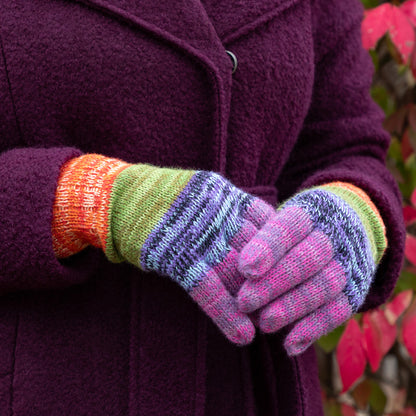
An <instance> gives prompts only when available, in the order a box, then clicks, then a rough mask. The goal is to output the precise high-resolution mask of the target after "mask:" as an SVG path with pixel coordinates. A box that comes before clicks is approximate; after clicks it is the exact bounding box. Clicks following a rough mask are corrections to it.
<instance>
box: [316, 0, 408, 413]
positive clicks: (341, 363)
mask: <svg viewBox="0 0 416 416" xmlns="http://www.w3.org/2000/svg"><path fill="white" fill-rule="evenodd" d="M361 1H362V3H363V5H364V8H365V12H364V17H363V21H362V27H361V33H362V44H363V46H364V48H365V49H366V50H367V51H368V53H369V54H370V55H371V57H372V59H373V63H374V77H373V84H372V87H371V94H372V97H373V99H374V100H375V101H376V102H377V103H378V105H379V106H380V107H381V108H382V109H383V110H384V112H385V115H386V118H385V122H384V128H385V129H386V130H387V131H389V132H390V134H391V137H392V141H391V146H390V149H389V153H388V159H387V164H388V167H389V169H390V171H391V172H392V174H393V175H394V177H395V178H396V180H397V182H398V184H399V187H400V190H401V192H402V195H403V216H404V219H405V222H406V225H407V239H406V253H405V256H406V259H405V264H404V267H403V270H402V273H401V276H400V278H399V281H398V284H397V286H396V288H395V291H394V294H393V295H392V297H391V298H390V300H389V301H388V302H387V303H386V304H384V305H382V306H380V307H379V308H378V309H376V310H372V311H368V312H365V313H362V314H357V315H355V316H354V318H353V319H351V320H350V321H348V322H347V323H346V324H345V325H343V326H341V327H339V328H337V329H336V330H335V331H333V332H332V333H330V334H329V335H327V336H325V337H322V338H321V339H320V340H319V341H318V342H317V343H316V344H315V348H316V350H317V354H318V359H319V371H320V380H321V387H322V397H323V401H324V406H325V414H326V415H329V416H354V415H360V416H361V415H371V416H373V415H374V416H378V415H391V416H416V365H415V364H416V153H415V152H416V81H415V79H416V32H415V30H416V0H406V1H399V0H397V1H379V0H361Z"/></svg>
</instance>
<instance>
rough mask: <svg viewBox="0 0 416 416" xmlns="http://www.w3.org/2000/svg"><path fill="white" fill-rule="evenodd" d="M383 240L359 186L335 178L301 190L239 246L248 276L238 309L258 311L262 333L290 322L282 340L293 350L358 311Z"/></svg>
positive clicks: (375, 216)
mask: <svg viewBox="0 0 416 416" xmlns="http://www.w3.org/2000/svg"><path fill="white" fill-rule="evenodd" d="M386 246H387V239H386V235H385V227H384V224H383V221H382V219H381V216H380V214H379V212H378V210H377V208H376V207H375V206H374V204H373V203H372V202H371V200H370V198H369V197H368V195H367V194H366V193H365V192H364V191H362V190H361V189H360V188H357V187H356V186H354V185H352V184H348V183H343V182H335V183H330V184H326V185H323V186H320V187H315V188H312V189H309V190H306V191H303V192H301V193H299V194H297V195H295V196H294V197H293V198H291V199H289V200H288V201H287V202H286V203H284V204H283V205H282V206H281V207H280V209H279V210H278V215H277V217H276V218H271V219H270V220H269V221H268V222H267V223H266V224H265V226H264V227H263V228H262V229H261V230H260V232H259V233H258V234H257V235H256V236H255V237H254V238H253V239H252V240H251V241H250V242H249V243H248V244H247V245H246V246H245V248H244V249H243V250H242V252H241V253H240V259H239V270H240V271H241V272H242V273H243V274H244V275H245V276H246V277H247V278H248V279H249V280H248V281H247V282H245V283H244V284H243V286H242V288H241V289H240V291H239V293H238V302H239V307H240V310H242V311H244V312H247V313H248V312H253V311H256V310H259V326H260V328H261V329H262V330H263V331H264V332H275V331H277V330H279V329H280V328H282V327H283V326H285V325H288V324H290V323H292V322H295V323H296V324H295V326H294V328H293V329H292V331H291V332H290V334H289V335H288V337H287V338H286V340H285V347H286V349H287V351H288V353H289V354H291V355H295V354H299V353H301V352H302V351H304V350H305V349H306V348H307V347H308V346H309V345H310V344H311V343H312V342H314V341H315V340H316V339H318V338H319V337H320V336H321V335H323V334H325V333H327V332H329V331H330V330H332V329H333V328H335V327H337V326H339V325H341V324H342V323H343V322H345V320H347V319H348V318H349V317H350V316H351V315H352V314H353V313H354V312H356V311H357V310H358V308H359V307H360V306H361V305H362V303H363V302H364V299H365V297H366V295H367V293H368V291H369V288H370V285H371V282H372V279H373V276H374V274H375V270H376V267H377V264H378V263H379V261H380V259H381V258H382V256H383V253H384V251H385V249H386Z"/></svg>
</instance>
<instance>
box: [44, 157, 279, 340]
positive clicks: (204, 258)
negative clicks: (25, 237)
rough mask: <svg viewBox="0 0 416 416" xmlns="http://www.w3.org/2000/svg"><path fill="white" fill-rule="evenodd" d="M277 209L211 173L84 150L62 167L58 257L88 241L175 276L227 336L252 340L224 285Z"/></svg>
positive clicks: (117, 258)
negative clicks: (246, 247) (133, 162)
mask: <svg viewBox="0 0 416 416" xmlns="http://www.w3.org/2000/svg"><path fill="white" fill-rule="evenodd" d="M272 213H274V209H273V207H272V206H270V205H268V204H266V203H265V202H263V201H262V200H261V199H259V198H255V197H253V196H251V195H249V194H247V193H245V192H242V191H241V190H239V189H238V188H236V187H235V186H234V185H232V184H231V183H230V182H229V181H227V180H225V179H224V178H222V177H221V176H220V175H218V174H215V173H213V172H206V171H192V170H184V169H167V168H158V167H155V166H150V165H143V164H139V165H130V164H127V163H123V162H122V161H119V160H116V159H112V158H106V157H104V156H102V155H94V154H87V155H84V156H80V157H78V158H75V159H74V160H70V161H69V162H68V163H66V164H65V165H64V167H63V168H62V172H61V175H60V179H59V181H58V187H57V195H56V198H55V205H54V218H53V221H52V227H53V240H54V241H55V242H56V243H55V250H56V254H57V255H58V256H61V257H66V256H67V255H68V254H75V253H76V252H78V251H80V250H81V249H83V248H84V247H85V246H86V245H88V244H89V243H90V244H92V245H95V246H96V247H100V248H102V249H103V250H104V252H105V254H106V256H107V258H108V259H109V260H110V261H112V262H122V261H128V262H130V263H131V264H133V265H135V266H137V267H139V268H141V269H142V270H145V271H155V272H158V273H159V274H160V275H162V276H168V277H170V278H171V279H173V280H174V281H175V282H176V283H178V284H179V285H180V286H181V287H182V288H183V289H185V290H186V291H187V293H188V294H189V295H190V296H191V297H192V299H194V300H195V301H196V302H197V303H198V305H199V306H200V307H201V308H202V310H204V312H205V313H206V314H207V315H208V316H209V317H210V318H211V319H213V321H214V322H215V323H216V325H217V326H218V327H219V328H220V329H221V330H222V332H223V333H224V334H225V336H226V337H227V338H228V339H229V340H230V341H232V342H234V343H236V344H240V345H244V344H248V343H250V342H251V341H252V340H253V337H254V326H253V324H252V322H251V321H250V319H249V317H248V316H247V315H246V314H244V313H241V312H240V311H239V310H238V308H237V304H236V301H235V298H234V297H233V296H232V294H231V293H230V290H229V287H227V284H228V281H230V282H231V284H230V288H232V285H235V284H236V281H237V280H238V281H241V279H239V278H238V276H235V278H234V279H232V278H231V276H232V275H233V274H235V271H236V259H237V257H238V248H239V247H242V240H244V241H246V240H247V238H248V235H251V236H252V235H253V232H254V230H256V229H257V228H256V227H261V226H262V225H263V224H264V223H265V222H266V220H267V219H268V218H269V217H270V216H271V214H272ZM74 237H75V238H76V239H78V240H79V241H75V239H74ZM65 243H67V244H65Z"/></svg>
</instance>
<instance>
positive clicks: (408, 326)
mask: <svg viewBox="0 0 416 416" xmlns="http://www.w3.org/2000/svg"><path fill="white" fill-rule="evenodd" d="M401 339H402V341H403V344H404V345H405V346H406V348H407V351H408V352H409V355H410V356H411V357H412V363H413V364H415V363H416V298H415V299H413V302H412V304H411V306H410V308H409V309H408V310H407V311H406V313H405V314H404V317H403V322H402V330H401Z"/></svg>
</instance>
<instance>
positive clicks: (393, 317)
mask: <svg viewBox="0 0 416 416" xmlns="http://www.w3.org/2000/svg"><path fill="white" fill-rule="evenodd" d="M412 296H413V291H412V290H410V289H409V290H405V291H404V292H400V293H399V294H398V295H396V296H395V297H394V298H393V300H392V301H391V302H389V303H388V304H387V305H386V308H385V310H384V314H385V315H386V318H387V320H388V321H389V323H390V324H391V325H394V324H395V323H396V322H397V319H399V317H400V315H401V314H402V313H403V312H404V311H405V310H406V309H407V308H408V307H409V305H410V303H411V302H412Z"/></svg>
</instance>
